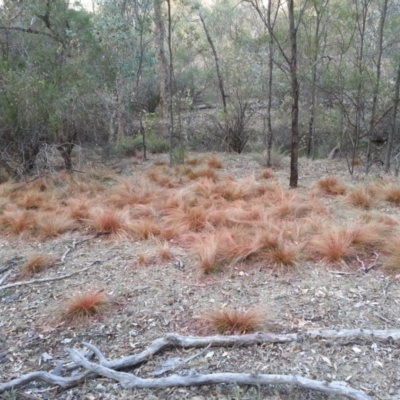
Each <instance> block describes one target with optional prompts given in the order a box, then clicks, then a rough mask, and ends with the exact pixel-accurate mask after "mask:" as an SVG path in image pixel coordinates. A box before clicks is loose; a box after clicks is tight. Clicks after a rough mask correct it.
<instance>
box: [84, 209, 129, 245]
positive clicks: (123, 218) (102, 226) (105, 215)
mask: <svg viewBox="0 0 400 400" xmlns="http://www.w3.org/2000/svg"><path fill="white" fill-rule="evenodd" d="M87 223H88V224H89V226H91V227H92V228H93V229H94V230H95V231H96V232H97V233H106V234H111V235H114V236H116V237H121V238H123V237H126V236H128V235H129V234H130V232H131V226H130V215H129V210H127V209H125V210H115V209H112V208H107V209H102V208H98V209H94V210H93V211H92V212H91V215H90V218H89V219H88V220H87Z"/></svg>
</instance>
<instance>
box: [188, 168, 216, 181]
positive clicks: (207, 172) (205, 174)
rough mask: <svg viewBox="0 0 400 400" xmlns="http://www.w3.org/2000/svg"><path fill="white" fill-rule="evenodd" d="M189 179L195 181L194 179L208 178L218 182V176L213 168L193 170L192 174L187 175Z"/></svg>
mask: <svg viewBox="0 0 400 400" xmlns="http://www.w3.org/2000/svg"><path fill="white" fill-rule="evenodd" d="M185 175H186V176H187V177H188V178H189V179H191V180H194V179H199V178H207V179H211V180H212V181H214V182H215V181H216V180H217V179H218V175H217V173H216V172H215V170H214V169H213V168H210V167H208V168H198V169H195V170H192V171H191V172H188V173H186V174H185Z"/></svg>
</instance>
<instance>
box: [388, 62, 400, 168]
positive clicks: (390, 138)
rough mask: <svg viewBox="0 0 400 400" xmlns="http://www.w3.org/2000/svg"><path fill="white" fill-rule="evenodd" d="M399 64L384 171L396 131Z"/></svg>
mask: <svg viewBox="0 0 400 400" xmlns="http://www.w3.org/2000/svg"><path fill="white" fill-rule="evenodd" d="M399 89H400V65H399V67H398V69H397V78H396V89H395V94H394V100H393V118H392V129H391V130H390V132H389V138H388V143H387V148H386V158H385V172H386V173H388V172H389V169H390V157H391V154H392V147H393V138H394V135H395V133H396V118H397V108H398V106H399V92H400V90H399Z"/></svg>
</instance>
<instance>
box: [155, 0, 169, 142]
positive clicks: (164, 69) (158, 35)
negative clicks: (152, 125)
mask: <svg viewBox="0 0 400 400" xmlns="http://www.w3.org/2000/svg"><path fill="white" fill-rule="evenodd" d="M161 1H162V0H154V23H155V42H156V48H157V57H158V67H159V72H160V105H161V129H162V134H163V136H164V137H167V136H168V134H169V132H168V117H169V103H170V101H169V97H170V87H169V73H168V61H167V56H166V54H165V48H164V43H165V27H164V21H163V16H162V9H161Z"/></svg>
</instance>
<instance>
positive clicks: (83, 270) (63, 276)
mask: <svg viewBox="0 0 400 400" xmlns="http://www.w3.org/2000/svg"><path fill="white" fill-rule="evenodd" d="M88 269H89V267H87V268H83V269H80V270H79V271H75V272H72V273H70V274H68V275H61V276H56V277H54V278H43V279H32V280H31V281H22V282H14V283H9V284H8V285H3V286H0V290H3V289H9V288H12V287H16V286H23V285H31V284H32V283H43V282H51V281H59V280H61V279H65V278H69V277H70V276H73V275H76V274H80V273H81V272H85V271H87V270H88Z"/></svg>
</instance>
